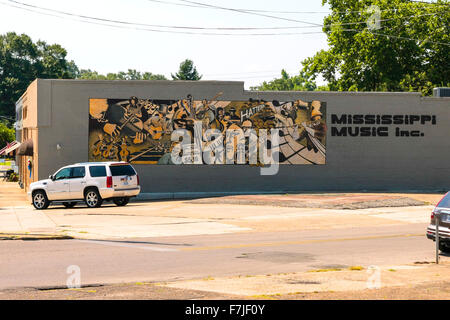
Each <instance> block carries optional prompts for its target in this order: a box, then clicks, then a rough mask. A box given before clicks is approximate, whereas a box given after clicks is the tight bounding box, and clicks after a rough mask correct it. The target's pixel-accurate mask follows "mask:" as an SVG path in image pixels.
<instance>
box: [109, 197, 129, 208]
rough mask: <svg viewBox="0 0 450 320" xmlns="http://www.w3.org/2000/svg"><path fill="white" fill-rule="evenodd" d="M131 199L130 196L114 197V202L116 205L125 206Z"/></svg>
mask: <svg viewBox="0 0 450 320" xmlns="http://www.w3.org/2000/svg"><path fill="white" fill-rule="evenodd" d="M129 201H130V198H128V197H118V198H113V202H114V204H115V205H116V206H119V207H123V206H125V205H126V204H127V203H128V202H129Z"/></svg>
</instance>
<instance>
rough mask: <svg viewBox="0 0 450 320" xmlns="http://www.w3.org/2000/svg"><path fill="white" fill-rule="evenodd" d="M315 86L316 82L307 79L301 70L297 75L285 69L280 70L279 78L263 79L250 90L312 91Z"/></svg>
mask: <svg viewBox="0 0 450 320" xmlns="http://www.w3.org/2000/svg"><path fill="white" fill-rule="evenodd" d="M316 88H317V86H316V83H315V82H314V81H311V80H309V79H308V77H307V76H306V75H305V73H304V72H303V71H302V72H300V74H299V75H297V76H292V77H291V76H290V75H289V74H288V73H287V72H286V70H284V69H283V70H281V78H278V79H274V80H272V81H269V82H267V81H264V82H263V83H262V84H260V85H259V86H256V87H251V89H252V90H260V91H292V90H293V91H313V90H315V89H316Z"/></svg>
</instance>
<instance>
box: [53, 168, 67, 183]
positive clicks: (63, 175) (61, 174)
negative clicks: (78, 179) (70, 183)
mask: <svg viewBox="0 0 450 320" xmlns="http://www.w3.org/2000/svg"><path fill="white" fill-rule="evenodd" d="M69 177H70V168H64V169H61V170H59V171H58V173H56V174H55V180H63V179H67V178H69Z"/></svg>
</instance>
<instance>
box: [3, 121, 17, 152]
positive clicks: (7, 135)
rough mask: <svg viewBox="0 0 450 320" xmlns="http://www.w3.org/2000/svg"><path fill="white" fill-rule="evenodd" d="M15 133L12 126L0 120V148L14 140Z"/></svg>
mask: <svg viewBox="0 0 450 320" xmlns="http://www.w3.org/2000/svg"><path fill="white" fill-rule="evenodd" d="M15 139H16V135H15V133H14V129H13V128H9V127H8V125H7V124H6V122H4V121H0V148H3V147H4V146H5V145H6V144H7V143H8V142H11V141H14V140H15Z"/></svg>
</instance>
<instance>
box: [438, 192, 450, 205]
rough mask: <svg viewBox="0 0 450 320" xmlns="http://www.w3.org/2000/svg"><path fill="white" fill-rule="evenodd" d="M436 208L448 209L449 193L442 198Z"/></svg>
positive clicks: (449, 202)
mask: <svg viewBox="0 0 450 320" xmlns="http://www.w3.org/2000/svg"><path fill="white" fill-rule="evenodd" d="M437 207H438V208H450V192H449V193H447V194H446V195H445V197H444V198H442V200H441V202H439V204H438V205H437Z"/></svg>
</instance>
